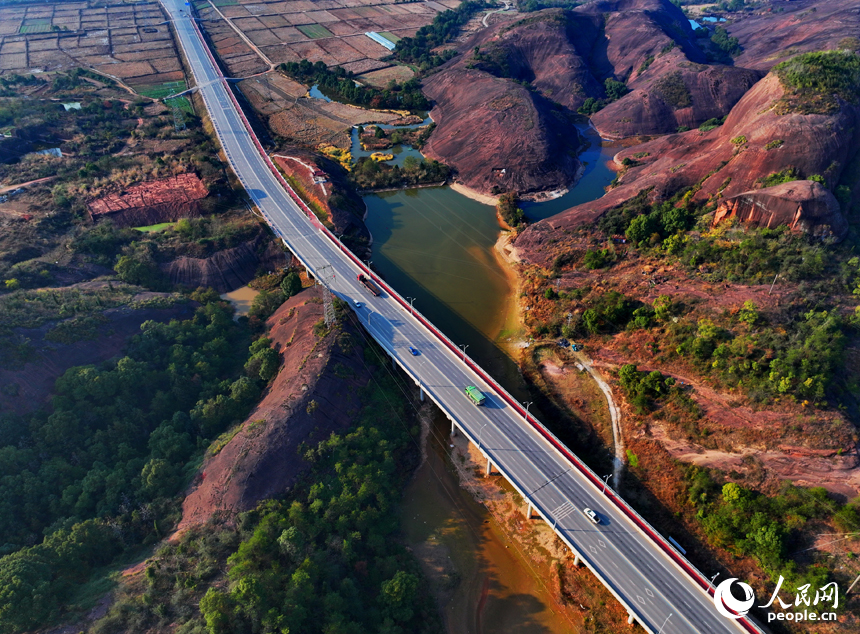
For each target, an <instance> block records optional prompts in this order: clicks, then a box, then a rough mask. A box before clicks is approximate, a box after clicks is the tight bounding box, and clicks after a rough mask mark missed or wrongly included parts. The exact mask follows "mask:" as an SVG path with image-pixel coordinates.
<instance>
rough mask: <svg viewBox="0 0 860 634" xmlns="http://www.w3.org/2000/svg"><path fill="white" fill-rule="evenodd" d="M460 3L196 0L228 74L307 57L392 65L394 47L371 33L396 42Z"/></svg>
mask: <svg viewBox="0 0 860 634" xmlns="http://www.w3.org/2000/svg"><path fill="white" fill-rule="evenodd" d="M459 4H460V2H459V0H444V1H443V2H436V1H430V2H410V3H404V4H395V3H394V1H393V0H388V1H386V0H382V1H380V0H365V2H362V3H361V4H358V3H356V2H355V0H292V1H287V2H283V1H279V2H255V1H252V0H212V1H211V3H210V1H209V0H196V2H195V7H196V8H197V10H198V12H199V14H200V17H201V18H202V20H203V22H201V24H202V26H203V27H204V28H205V29H206V31H207V32H208V34H209V36H210V38H211V39H212V41H213V43H214V45H215V48H216V50H217V52H218V55H219V56H220V57H221V59H222V60H223V61H224V63H225V64H226V66H227V68H228V72H229V73H230V74H231V75H232V76H233V77H248V76H249V75H253V74H256V73H261V72H265V71H266V70H267V69H268V68H269V66H270V64H280V63H282V62H297V61H300V60H303V59H306V60H308V61H310V62H318V61H321V62H324V63H325V64H327V65H329V66H341V67H343V68H345V69H346V70H350V71H352V72H354V73H355V74H356V75H360V74H362V73H369V72H372V71H376V70H380V69H386V68H391V67H393V66H394V65H393V64H392V63H391V62H388V61H382V58H385V57H388V56H389V55H390V54H391V53H390V51H388V50H387V49H386V48H385V47H383V46H382V45H380V44H377V43H376V42H374V41H373V40H371V39H370V38H369V37H367V36H366V35H365V33H366V32H369V31H375V32H377V33H380V34H382V35H383V37H386V38H388V39H390V40H391V41H392V42H397V41H398V40H399V39H401V38H403V37H409V36H412V35H414V34H415V32H416V31H417V30H418V29H419V28H421V27H422V26H424V25H426V24H429V23H430V22H431V21H432V20H433V17H434V16H435V15H436V14H437V13H439V12H441V11H444V10H445V9H447V8H451V7H456V6H458V5H459ZM213 5H214V6H213ZM216 9H217V10H216ZM239 32H241V34H242V35H243V36H244V37H245V38H247V41H246V40H244V39H243V38H242V37H241V36H240V35H239ZM248 42H250V44H249V43H248Z"/></svg>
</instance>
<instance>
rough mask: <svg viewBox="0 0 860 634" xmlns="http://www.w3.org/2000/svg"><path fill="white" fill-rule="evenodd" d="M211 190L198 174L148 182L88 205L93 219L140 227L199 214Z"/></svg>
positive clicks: (103, 197)
mask: <svg viewBox="0 0 860 634" xmlns="http://www.w3.org/2000/svg"><path fill="white" fill-rule="evenodd" d="M208 195H209V192H208V191H207V189H206V186H205V185H204V184H203V181H201V180H200V179H199V178H198V177H197V175H196V174H191V173H186V174H180V175H179V176H173V177H171V178H165V179H161V180H156V181H148V182H145V183H141V184H139V185H133V186H132V187H129V188H128V189H126V190H124V191H121V192H117V193H114V194H109V195H107V196H102V197H101V198H98V199H96V200H93V201H91V202H90V203H89V204H88V205H87V207H88V208H89V211H90V214H91V216H92V218H93V220H95V221H98V220H102V219H104V218H110V219H111V220H112V221H113V222H114V223H115V224H116V225H118V226H121V227H141V226H147V225H152V224H158V223H160V222H172V221H174V220H179V219H180V218H187V217H193V216H199V215H200V205H199V201H200V200H202V199H204V198H206V196H208Z"/></svg>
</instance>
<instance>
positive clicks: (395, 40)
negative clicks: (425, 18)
mask: <svg viewBox="0 0 860 634" xmlns="http://www.w3.org/2000/svg"><path fill="white" fill-rule="evenodd" d="M380 35H381V36H382V37H384V38H385V39H386V40H388V41H389V42H393V43H394V44H397V43H398V42H399V41H400V37H399V36H397V35H394V33H391V32H390V31H382V32H381V33H380Z"/></svg>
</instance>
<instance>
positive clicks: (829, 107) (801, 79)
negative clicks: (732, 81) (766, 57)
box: [773, 51, 860, 114]
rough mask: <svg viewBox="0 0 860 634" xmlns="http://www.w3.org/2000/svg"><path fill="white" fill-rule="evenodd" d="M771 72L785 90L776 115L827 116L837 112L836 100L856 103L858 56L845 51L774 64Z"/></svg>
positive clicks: (859, 89)
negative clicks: (795, 113) (791, 113)
mask: <svg viewBox="0 0 860 634" xmlns="http://www.w3.org/2000/svg"><path fill="white" fill-rule="evenodd" d="M773 72H775V73H776V75H777V77H779V81H780V83H781V84H782V86H783V88H785V95H784V96H783V98H782V99H780V101H779V103H778V104H777V108H776V111H777V112H778V113H779V114H788V113H790V112H798V113H800V114H828V113H830V112H836V111H837V110H838V109H839V102H838V101H837V97H838V98H839V99H842V100H844V101H848V102H850V103H857V95H858V92H860V56H858V55H857V54H855V53H852V52H849V51H820V52H815V53H804V54H802V55H798V56H797V57H793V58H792V59H789V60H786V61H784V62H782V63H780V64H777V65H776V66H774V68H773Z"/></svg>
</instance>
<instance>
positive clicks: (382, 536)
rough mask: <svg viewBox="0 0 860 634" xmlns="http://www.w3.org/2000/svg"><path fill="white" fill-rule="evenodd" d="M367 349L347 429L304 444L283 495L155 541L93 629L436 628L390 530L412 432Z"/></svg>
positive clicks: (414, 450)
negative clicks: (304, 468) (304, 465)
mask: <svg viewBox="0 0 860 634" xmlns="http://www.w3.org/2000/svg"><path fill="white" fill-rule="evenodd" d="M341 340H342V338H339V339H338V341H341ZM366 346H367V347H365V349H364V352H363V358H364V362H365V365H366V367H367V370H368V372H369V373H370V375H371V376H372V380H371V381H370V382H369V383H368V385H367V386H366V387H365V388H363V389H362V391H361V402H362V408H361V410H360V411H359V412H357V414H356V416H355V418H354V423H353V425H352V426H351V427H350V428H349V429H347V430H345V431H344V432H342V433H339V434H334V433H333V434H332V435H331V436H330V437H329V438H327V439H325V440H323V441H321V442H319V443H317V444H315V445H309V446H305V447H304V449H303V450H302V451H303V452H304V453H303V457H304V458H305V459H306V460H308V461H309V462H310V463H311V468H310V470H309V472H308V473H307V474H306V475H305V476H304V477H303V478H302V480H301V481H300V482H299V483H298V484H297V485H296V486H294V487H293V489H292V490H291V491H290V492H289V493H288V494H287V495H286V497H285V498H283V499H280V500H270V501H268V502H264V503H262V504H261V505H260V506H259V507H258V508H257V509H256V510H254V511H250V512H247V513H243V514H241V515H239V517H238V519H237V522H236V523H235V525H232V524H217V523H216V524H211V525H208V526H206V527H201V528H198V529H192V530H191V531H189V532H188V533H186V534H185V535H183V536H182V537H181V538H180V539H179V540H177V541H176V542H171V543H165V544H163V545H162V546H160V547H159V549H158V551H157V553H156V557H155V558H153V560H152V562H151V563H149V565H148V566H147V568H146V571H145V575H144V576H145V580H144V582H143V588H142V591H141V592H137V591H127V592H124V593H123V594H121V595H120V596H119V597H118V600H117V601H116V602H115V603H114V604H113V605H112V606H111V608H110V610H109V612H108V614H107V615H106V616H105V617H104V618H103V619H101V620H100V621H98V622H97V623H96V624H95V627H94V629H93V632H94V634H113V633H120V632H122V633H124V634H129V633H138V632H140V633H142V632H145V631H148V630H149V631H151V628H155V629H156V630H158V629H163V628H164V627H167V626H168V625H169V624H179V626H180V627H179V629H178V630H177V631H179V632H182V633H183V634H231V633H236V634H239V633H245V632H261V633H262V632H265V633H273V634H274V633H281V632H307V633H309V634H313V633H317V632H318V633H326V634H329V633H332V632H337V633H340V632H343V633H345V634H351V633H355V634H359V633H363V632H368V631H378V632H384V633H390V634H406V633H413V632H415V633H428V634H429V633H432V632H439V631H441V623H440V621H439V616H438V613H437V611H436V606H435V604H434V603H433V600H432V597H431V596H430V595H429V594H428V593H427V592H426V591H425V590H424V589H425V588H426V581H425V579H424V578H423V576H422V572H421V570H420V568H419V567H418V565H417V561H416V560H415V558H414V557H413V555H412V554H411V553H410V552H409V551H408V550H407V549H406V548H405V546H404V545H403V544H402V543H401V541H400V540H399V539H397V538H396V536H397V532H398V530H399V514H398V506H399V504H400V498H401V496H402V491H403V486H404V484H405V482H406V480H407V479H408V478H409V477H410V474H411V473H412V471H413V470H414V468H415V467H416V465H417V460H418V457H419V451H418V440H419V438H420V434H419V429H418V427H417V426H416V424H415V421H414V414H413V412H412V410H411V407H410V405H409V403H408V402H405V401H404V400H403V394H402V391H401V387H402V386H400V385H398V384H397V380H396V378H395V377H394V376H393V375H392V374H390V373H389V372H388V370H387V363H388V361H387V358H386V357H384V353H382V351H381V350H379V349H377V348H376V347H375V346H374V345H373V344H371V343H368V344H366ZM224 570H226V579H223V571H224ZM225 582H226V583H225ZM198 604H199V610H198V609H197V608H196V606H197V605H198Z"/></svg>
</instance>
